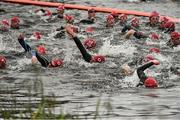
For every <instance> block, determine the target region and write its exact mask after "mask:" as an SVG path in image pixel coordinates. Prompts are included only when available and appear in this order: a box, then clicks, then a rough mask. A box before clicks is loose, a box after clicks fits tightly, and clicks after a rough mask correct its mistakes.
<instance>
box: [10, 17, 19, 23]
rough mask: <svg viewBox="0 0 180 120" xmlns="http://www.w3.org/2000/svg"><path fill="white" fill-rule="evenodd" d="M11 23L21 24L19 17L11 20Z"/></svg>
mask: <svg viewBox="0 0 180 120" xmlns="http://www.w3.org/2000/svg"><path fill="white" fill-rule="evenodd" d="M11 22H17V23H19V22H20V20H19V17H17V16H14V17H13V18H12V19H11Z"/></svg>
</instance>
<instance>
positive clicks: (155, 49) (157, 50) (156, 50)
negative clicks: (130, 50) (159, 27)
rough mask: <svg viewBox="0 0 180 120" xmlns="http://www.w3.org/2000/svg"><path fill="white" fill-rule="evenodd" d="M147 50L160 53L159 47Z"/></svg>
mask: <svg viewBox="0 0 180 120" xmlns="http://www.w3.org/2000/svg"><path fill="white" fill-rule="evenodd" d="M149 51H150V52H154V53H160V50H159V48H151V49H150V50H149Z"/></svg>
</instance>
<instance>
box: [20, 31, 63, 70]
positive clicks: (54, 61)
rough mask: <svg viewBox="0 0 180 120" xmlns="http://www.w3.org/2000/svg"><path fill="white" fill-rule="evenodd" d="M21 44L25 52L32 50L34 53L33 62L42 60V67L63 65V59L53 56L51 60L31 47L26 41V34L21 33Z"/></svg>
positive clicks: (32, 53)
mask: <svg viewBox="0 0 180 120" xmlns="http://www.w3.org/2000/svg"><path fill="white" fill-rule="evenodd" d="M18 41H19V43H20V45H21V46H22V47H23V48H24V50H25V52H30V53H31V55H32V58H31V61H32V63H33V64H35V63H37V62H38V61H39V62H40V64H41V66H42V67H59V66H62V65H63V61H62V60H61V59H59V58H53V59H52V60H51V61H49V60H48V59H47V58H45V57H44V56H42V55H41V54H40V53H44V51H43V52H40V53H39V52H37V51H34V50H32V49H31V47H30V46H29V45H28V44H27V43H26V42H25V41H24V35H23V34H20V35H19V37H18Z"/></svg>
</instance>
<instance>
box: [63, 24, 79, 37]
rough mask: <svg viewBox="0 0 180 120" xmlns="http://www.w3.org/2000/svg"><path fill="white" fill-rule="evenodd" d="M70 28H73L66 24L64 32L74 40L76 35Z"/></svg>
mask: <svg viewBox="0 0 180 120" xmlns="http://www.w3.org/2000/svg"><path fill="white" fill-rule="evenodd" d="M72 27H73V26H72V25H70V24H67V25H66V26H65V30H66V32H67V34H68V35H69V36H70V37H71V38H74V37H76V36H77V35H76V33H75V32H74V31H73V29H72Z"/></svg>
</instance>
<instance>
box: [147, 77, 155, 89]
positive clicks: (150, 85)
mask: <svg viewBox="0 0 180 120" xmlns="http://www.w3.org/2000/svg"><path fill="white" fill-rule="evenodd" d="M144 86H145V87H147V88H156V87H158V83H157V81H156V80H155V79H154V78H153V77H148V78H147V79H146V80H145V81H144Z"/></svg>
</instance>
